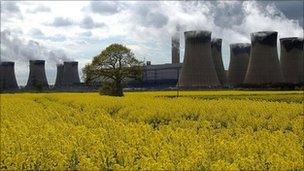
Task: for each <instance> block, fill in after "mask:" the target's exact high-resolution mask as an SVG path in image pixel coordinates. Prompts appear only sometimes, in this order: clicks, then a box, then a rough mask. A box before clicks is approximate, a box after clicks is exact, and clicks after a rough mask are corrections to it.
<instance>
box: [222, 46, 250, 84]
mask: <svg viewBox="0 0 304 171" xmlns="http://www.w3.org/2000/svg"><path fill="white" fill-rule="evenodd" d="M249 57H250V44H249V43H235V44H230V63H229V69H228V76H227V77H228V78H227V79H228V84H229V85H233V86H236V85H240V84H242V83H243V82H244V79H245V76H246V71H247V66H248V62H249Z"/></svg>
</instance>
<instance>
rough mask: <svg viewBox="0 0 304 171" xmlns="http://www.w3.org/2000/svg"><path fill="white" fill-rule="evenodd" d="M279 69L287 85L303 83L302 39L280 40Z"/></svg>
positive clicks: (289, 38)
mask: <svg viewBox="0 0 304 171" xmlns="http://www.w3.org/2000/svg"><path fill="white" fill-rule="evenodd" d="M280 43H281V58H280V59H281V60H280V62H281V68H282V73H283V76H284V78H285V82H287V83H293V84H297V83H301V82H304V57H303V39H302V38H298V37H288V38H282V39H280Z"/></svg>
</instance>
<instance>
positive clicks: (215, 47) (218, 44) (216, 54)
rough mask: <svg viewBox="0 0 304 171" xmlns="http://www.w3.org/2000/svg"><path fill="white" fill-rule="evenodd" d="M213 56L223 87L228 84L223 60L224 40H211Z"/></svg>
mask: <svg viewBox="0 0 304 171" xmlns="http://www.w3.org/2000/svg"><path fill="white" fill-rule="evenodd" d="M211 56H212V59H213V63H214V67H215V70H216V73H217V77H218V79H219V81H220V83H221V84H222V85H225V84H226V75H225V69H224V64H223V59H222V39H212V40H211Z"/></svg>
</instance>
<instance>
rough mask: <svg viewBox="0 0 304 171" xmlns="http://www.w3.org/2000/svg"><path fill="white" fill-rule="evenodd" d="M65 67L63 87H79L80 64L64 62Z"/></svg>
mask: <svg viewBox="0 0 304 171" xmlns="http://www.w3.org/2000/svg"><path fill="white" fill-rule="evenodd" d="M63 65H64V66H63V86H75V85H79V84H80V79H79V75H78V62H75V61H71V62H64V63H63Z"/></svg>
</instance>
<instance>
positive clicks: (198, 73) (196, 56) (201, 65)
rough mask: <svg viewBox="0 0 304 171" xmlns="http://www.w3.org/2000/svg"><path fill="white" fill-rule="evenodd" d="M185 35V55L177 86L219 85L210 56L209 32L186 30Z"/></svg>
mask: <svg viewBox="0 0 304 171" xmlns="http://www.w3.org/2000/svg"><path fill="white" fill-rule="evenodd" d="M184 35H185V57H184V62H183V66H182V69H181V73H180V76H179V82H178V86H180V87H182V88H197V87H210V86H219V85H220V82H219V80H218V78H217V74H216V71H215V67H214V64H213V60H212V58H211V43H210V40H211V32H209V31H187V32H185V33H184Z"/></svg>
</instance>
